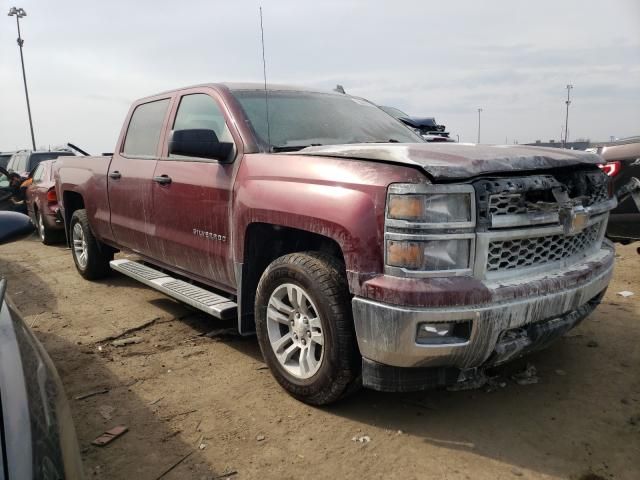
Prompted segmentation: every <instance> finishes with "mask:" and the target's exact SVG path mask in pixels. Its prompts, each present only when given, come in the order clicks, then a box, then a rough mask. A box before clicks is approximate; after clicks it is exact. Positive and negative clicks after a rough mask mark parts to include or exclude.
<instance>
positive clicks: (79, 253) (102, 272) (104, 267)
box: [69, 210, 113, 280]
mask: <svg viewBox="0 0 640 480" xmlns="http://www.w3.org/2000/svg"><path fill="white" fill-rule="evenodd" d="M69 229H70V231H71V253H72V255H73V261H74V263H75V264H76V268H77V269H78V272H79V273H80V275H82V276H83V277H84V278H86V279H87V280H97V279H99V278H103V277H106V276H107V275H109V273H111V267H110V266H109V262H110V261H111V260H113V249H112V248H111V247H109V246H108V245H105V244H104V243H101V242H100V241H98V240H97V239H96V237H95V236H94V235H93V232H92V231H91V227H89V220H88V219H87V212H86V211H85V210H76V211H75V212H73V216H72V217H71V224H70V226H69Z"/></svg>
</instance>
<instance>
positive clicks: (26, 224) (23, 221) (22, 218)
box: [0, 212, 34, 243]
mask: <svg viewBox="0 0 640 480" xmlns="http://www.w3.org/2000/svg"><path fill="white" fill-rule="evenodd" d="M33 228H34V227H33V224H32V223H31V220H29V217H28V216H26V215H25V214H23V213H18V212H0V243H6V242H9V241H11V240H15V239H17V238H18V237H20V236H23V235H27V234H28V233H31V232H32V231H33Z"/></svg>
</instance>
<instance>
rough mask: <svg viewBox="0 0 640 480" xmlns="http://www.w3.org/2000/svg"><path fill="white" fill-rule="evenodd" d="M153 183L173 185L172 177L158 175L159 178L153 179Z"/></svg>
mask: <svg viewBox="0 0 640 480" xmlns="http://www.w3.org/2000/svg"><path fill="white" fill-rule="evenodd" d="M153 181H154V182H157V183H159V184H160V185H169V184H170V183H171V177H170V176H169V175H158V176H157V177H153Z"/></svg>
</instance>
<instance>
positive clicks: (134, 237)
mask: <svg viewBox="0 0 640 480" xmlns="http://www.w3.org/2000/svg"><path fill="white" fill-rule="evenodd" d="M170 102H171V98H170V97H166V98H156V99H153V100H151V101H146V102H145V103H139V104H137V105H134V107H133V109H132V111H131V112H130V115H129V120H128V123H126V127H125V128H126V131H125V132H124V133H123V136H124V138H123V139H122V141H121V142H119V151H117V152H115V153H114V154H113V158H112V160H111V163H110V164H109V172H108V178H107V185H108V187H107V189H108V192H109V204H110V209H111V229H112V232H113V236H114V238H115V240H116V243H118V245H120V246H122V247H125V248H128V249H130V250H132V251H134V252H136V253H140V254H142V255H147V256H150V255H152V251H153V250H154V249H153V244H154V241H155V234H156V224H155V219H154V214H153V185H154V183H153V172H154V170H155V168H156V162H157V160H158V156H159V149H160V143H161V142H160V139H161V137H162V133H163V130H164V126H165V123H166V120H167V117H168V115H169V105H170Z"/></svg>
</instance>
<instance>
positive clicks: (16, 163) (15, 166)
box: [7, 150, 74, 178]
mask: <svg viewBox="0 0 640 480" xmlns="http://www.w3.org/2000/svg"><path fill="white" fill-rule="evenodd" d="M69 155H74V153H73V152H69V151H65V150H52V151H48V150H46V151H35V152H34V151H32V150H20V151H19V152H16V153H14V154H13V155H12V156H11V158H10V159H9V163H8V164H7V170H8V171H9V172H16V173H18V174H19V175H20V176H22V177H25V178H26V177H28V176H29V173H30V172H31V171H32V170H33V169H34V168H36V167H37V166H38V164H39V163H40V162H43V161H44V160H52V159H54V158H58V157H64V156H69Z"/></svg>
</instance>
